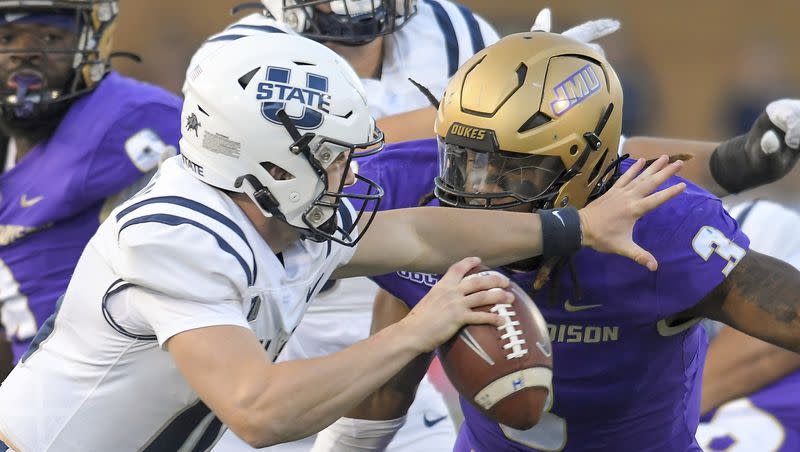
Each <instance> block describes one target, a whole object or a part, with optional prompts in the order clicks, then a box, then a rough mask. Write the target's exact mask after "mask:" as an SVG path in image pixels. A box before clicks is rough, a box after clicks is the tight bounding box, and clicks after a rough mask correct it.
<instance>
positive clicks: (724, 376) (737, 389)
mask: <svg viewBox="0 0 800 452" xmlns="http://www.w3.org/2000/svg"><path fill="white" fill-rule="evenodd" d="M797 369H800V355H798V354H796V353H794V352H791V351H788V350H784V349H782V348H779V347H776V346H774V345H771V344H768V343H766V342H764V341H762V340H759V339H756V338H754V337H750V336H748V335H746V334H744V333H741V332H739V331H736V330H734V329H733V328H727V327H726V328H723V329H722V330H721V331H720V334H719V335H718V336H717V337H716V338H715V339H714V341H713V342H711V346H710V347H709V349H708V355H707V357H706V363H705V370H704V371H703V390H702V397H701V403H700V409H701V413H703V414H705V413H707V412H708V411H709V410H711V409H713V408H716V407H718V406H720V405H722V404H723V403H725V402H728V401H731V400H734V399H736V398H739V397H744V396H747V395H749V394H752V393H754V392H755V391H757V390H759V389H761V388H763V387H764V386H767V385H769V384H770V383H772V382H774V381H777V380H779V379H780V378H782V377H784V376H786V375H788V374H790V373H792V372H794V371H796V370H797Z"/></svg>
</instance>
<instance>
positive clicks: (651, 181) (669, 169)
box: [635, 156, 683, 196]
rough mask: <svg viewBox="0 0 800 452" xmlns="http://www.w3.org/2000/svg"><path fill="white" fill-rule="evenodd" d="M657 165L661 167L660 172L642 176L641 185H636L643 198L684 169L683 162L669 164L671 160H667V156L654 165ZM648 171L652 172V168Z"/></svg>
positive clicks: (637, 191) (640, 178)
mask: <svg viewBox="0 0 800 452" xmlns="http://www.w3.org/2000/svg"><path fill="white" fill-rule="evenodd" d="M656 163H658V165H659V166H660V167H661V168H660V169H658V171H654V172H652V173H650V174H648V175H647V176H645V175H644V173H642V176H640V177H639V183H638V184H637V185H636V188H635V190H636V193H638V194H639V195H641V196H645V195H648V194H650V193H652V192H654V191H655V190H656V189H657V188H658V187H659V186H660V185H661V184H663V183H664V182H666V181H667V179H669V178H670V177H672V176H674V175H675V174H676V173H677V172H678V171H680V170H681V168H683V161H682V160H678V161H675V162H672V163H669V158H667V156H663V157H661V158H659V159H658V160H657V161H656V162H655V163H653V165H655V164H656ZM647 170H650V168H648V169H647Z"/></svg>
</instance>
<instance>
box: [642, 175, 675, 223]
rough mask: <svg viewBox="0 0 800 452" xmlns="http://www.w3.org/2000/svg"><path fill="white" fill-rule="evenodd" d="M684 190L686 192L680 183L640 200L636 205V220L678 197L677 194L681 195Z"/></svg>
mask: <svg viewBox="0 0 800 452" xmlns="http://www.w3.org/2000/svg"><path fill="white" fill-rule="evenodd" d="M684 190H686V184H685V183H683V182H681V183H679V184H675V185H672V186H669V187H667V188H665V189H663V190H660V191H657V192H655V193H653V194H652V195H650V196H648V197H646V198H644V199H642V200H641V201H640V202H639V203H638V204H637V209H636V210H637V211H636V212H635V213H636V214H637V218H638V217H641V216H643V215H644V214H646V213H647V212H650V211H651V210H653V209H655V208H656V207H658V206H660V205H661V204H664V203H665V202H667V201H669V200H670V199H672V198H674V197H676V196H678V195H679V194H681V193H683V191H684Z"/></svg>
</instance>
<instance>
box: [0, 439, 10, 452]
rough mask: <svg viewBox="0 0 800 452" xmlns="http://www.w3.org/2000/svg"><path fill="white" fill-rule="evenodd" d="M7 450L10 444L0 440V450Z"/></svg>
mask: <svg viewBox="0 0 800 452" xmlns="http://www.w3.org/2000/svg"><path fill="white" fill-rule="evenodd" d="M7 450H8V446H6V443H4V442H2V441H0V452H5V451H7Z"/></svg>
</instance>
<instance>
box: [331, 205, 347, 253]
mask: <svg viewBox="0 0 800 452" xmlns="http://www.w3.org/2000/svg"><path fill="white" fill-rule="evenodd" d="M339 218H341V219H342V230H344V231H347V232H348V233H349V232H350V230H351V229H352V228H353V217H352V215H350V209H348V208H347V204H346V203H345V201H342V202H341V203H340V204H339ZM328 254H330V252H329V253H328Z"/></svg>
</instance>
